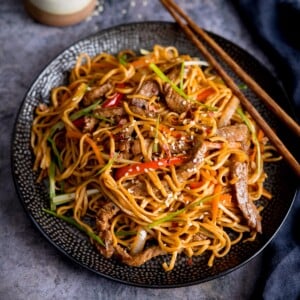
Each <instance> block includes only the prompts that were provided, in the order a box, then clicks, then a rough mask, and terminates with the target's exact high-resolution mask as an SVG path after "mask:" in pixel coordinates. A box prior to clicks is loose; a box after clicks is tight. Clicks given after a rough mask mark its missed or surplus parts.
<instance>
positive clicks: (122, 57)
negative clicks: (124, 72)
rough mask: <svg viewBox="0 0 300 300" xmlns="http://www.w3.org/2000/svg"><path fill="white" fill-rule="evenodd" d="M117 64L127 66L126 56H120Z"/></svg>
mask: <svg viewBox="0 0 300 300" xmlns="http://www.w3.org/2000/svg"><path fill="white" fill-rule="evenodd" d="M119 63H120V64H121V65H123V66H126V65H127V55H126V54H123V55H122V56H120V57H119Z"/></svg>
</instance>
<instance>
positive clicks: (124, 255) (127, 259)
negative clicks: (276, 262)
mask: <svg viewBox="0 0 300 300" xmlns="http://www.w3.org/2000/svg"><path fill="white" fill-rule="evenodd" d="M116 252H117V256H118V257H119V258H120V259H121V261H122V262H123V263H125V264H127V265H129V266H133V267H138V266H141V265H142V264H144V263H145V262H146V261H148V260H150V259H152V258H153V257H156V256H159V255H164V254H166V252H165V251H163V250H162V249H160V248H159V247H158V246H152V247H149V248H147V249H145V250H144V251H142V252H140V253H138V254H135V255H130V254H129V253H128V252H127V251H126V250H125V249H124V248H122V247H121V246H117V247H116Z"/></svg>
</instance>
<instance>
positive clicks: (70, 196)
mask: <svg viewBox="0 0 300 300" xmlns="http://www.w3.org/2000/svg"><path fill="white" fill-rule="evenodd" d="M99 193H100V192H99V190H97V189H90V190H87V191H86V194H87V196H91V195H95V194H99ZM74 199H75V193H67V194H61V195H56V196H54V197H53V203H54V204H55V205H62V204H65V203H68V202H70V201H72V200H74Z"/></svg>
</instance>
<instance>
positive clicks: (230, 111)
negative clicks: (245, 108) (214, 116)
mask: <svg viewBox="0 0 300 300" xmlns="http://www.w3.org/2000/svg"><path fill="white" fill-rule="evenodd" d="M239 105H240V100H239V99H238V98H237V97H236V96H232V97H231V99H230V100H229V102H228V103H227V104H226V106H225V109H224V111H223V113H222V116H221V118H220V120H219V122H218V127H223V126H228V125H229V124H230V121H231V118H232V116H233V115H234V113H235V111H236V110H237V108H238V106H239Z"/></svg>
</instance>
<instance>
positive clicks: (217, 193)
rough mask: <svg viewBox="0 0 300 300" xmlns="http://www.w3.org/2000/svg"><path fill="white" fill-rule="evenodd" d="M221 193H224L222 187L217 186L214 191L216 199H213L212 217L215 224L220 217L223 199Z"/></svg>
mask: <svg viewBox="0 0 300 300" xmlns="http://www.w3.org/2000/svg"><path fill="white" fill-rule="evenodd" d="M221 192H222V185H220V184H217V185H216V186H215V190H214V195H215V196H214V197H213V198H212V201H211V217H212V221H213V222H214V223H216V221H217V216H218V205H219V202H220V199H221Z"/></svg>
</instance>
